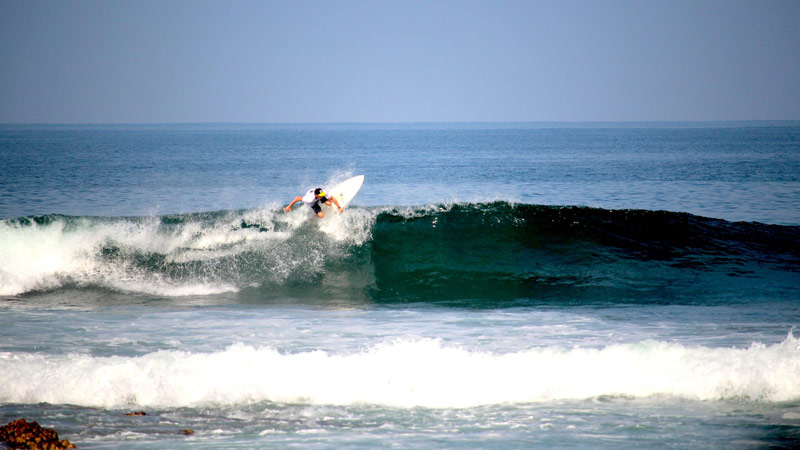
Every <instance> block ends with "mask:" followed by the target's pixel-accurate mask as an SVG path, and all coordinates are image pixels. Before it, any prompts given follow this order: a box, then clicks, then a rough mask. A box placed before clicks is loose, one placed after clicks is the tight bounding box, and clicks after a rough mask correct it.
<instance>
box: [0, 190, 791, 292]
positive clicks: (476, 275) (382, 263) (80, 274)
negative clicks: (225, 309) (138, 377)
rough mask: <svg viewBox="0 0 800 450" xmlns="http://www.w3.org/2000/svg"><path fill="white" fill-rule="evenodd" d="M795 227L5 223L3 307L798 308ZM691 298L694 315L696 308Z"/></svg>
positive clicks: (498, 208)
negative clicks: (189, 301)
mask: <svg viewBox="0 0 800 450" xmlns="http://www.w3.org/2000/svg"><path fill="white" fill-rule="evenodd" d="M798 285H800V227H797V226H781V225H766V224H760V223H744V222H728V221H724V220H718V219H711V218H704V217H699V216H694V215H691V214H686V213H674V212H666V211H647V210H606V209H599V208H588V207H573V206H564V207H559V206H541V205H527V204H511V203H507V202H494V203H478V204H469V203H468V204H461V203H457V204H449V205H429V206H424V207H393V206H385V207H373V208H350V209H348V211H347V212H346V213H345V214H343V215H341V216H332V217H326V218H325V219H323V220H316V219H313V218H312V217H311V215H310V213H309V212H308V211H305V209H297V210H296V211H294V212H292V213H289V214H286V213H283V212H282V211H281V209H280V208H279V207H277V206H276V207H272V208H264V209H257V210H244V211H218V212H209V213H194V214H181V215H168V216H151V217H117V218H110V217H73V216H64V215H47V216H35V217H22V218H16V219H7V220H4V221H2V222H0V295H12V296H17V295H24V294H31V293H37V292H50V291H53V290H58V289H68V288H69V289H97V288H99V289H107V290H111V291H118V292H125V293H141V294H147V295H159V296H186V295H193V296H207V295H218V294H223V295H224V294H234V295H244V296H247V297H248V298H284V297H304V296H305V297H318V298H321V299H325V298H353V299H359V300H364V299H366V300H369V301H377V302H417V301H427V302H448V301H462V300H470V301H474V304H480V303H481V302H483V303H486V302H487V301H489V302H488V303H489V304H497V303H498V302H502V301H510V302H518V301H529V300H533V301H578V302H585V301H648V302H652V301H665V302H673V301H695V300H696V299H700V300H699V301H715V299H717V298H730V297H732V296H733V297H737V296H742V297H747V296H750V297H754V296H755V297H758V296H761V295H765V296H771V297H775V296H777V297H781V296H783V297H787V298H790V297H791V298H796V295H797V288H796V286H798ZM693 299H694V300H693Z"/></svg>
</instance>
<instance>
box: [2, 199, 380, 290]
mask: <svg viewBox="0 0 800 450" xmlns="http://www.w3.org/2000/svg"><path fill="white" fill-rule="evenodd" d="M306 210H308V208H305V209H300V210H295V211H293V212H292V213H289V214H286V213H284V212H283V211H282V209H280V208H279V206H278V205H271V206H270V207H268V208H265V209H260V210H251V211H245V212H230V213H228V214H226V215H220V216H217V217H211V218H209V217H202V216H199V217H196V216H184V217H183V218H182V219H183V220H182V222H181V223H178V224H173V225H164V224H162V220H161V218H158V217H149V218H130V219H126V218H120V219H98V218H64V217H55V218H53V219H52V220H51V221H50V222H49V223H47V224H37V223H31V224H28V225H20V224H19V223H17V222H15V221H2V222H0V295H17V294H22V293H25V292H31V291H35V290H48V289H54V288H58V287H60V286H63V285H64V284H65V283H68V284H72V285H78V286H87V285H92V286H101V287H108V288H111V289H115V290H121V291H125V292H138V293H146V294H155V295H165V296H181V295H208V294H216V293H222V292H232V291H237V290H238V289H240V288H241V287H242V285H243V284H246V285H251V284H252V281H247V280H245V281H242V280H243V279H244V278H247V277H243V276H242V273H243V272H248V271H250V272H252V270H263V271H266V272H265V273H263V274H259V275H258V276H255V277H254V276H252V275H251V276H250V280H252V279H258V280H262V281H263V280H267V281H277V282H280V281H281V280H285V279H286V278H288V277H289V276H291V275H292V274H293V273H295V272H298V271H304V270H308V269H309V267H313V268H314V271H315V272H317V271H318V270H319V268H320V267H324V262H325V259H326V257H327V256H328V255H329V254H330V253H331V252H339V251H340V249H339V248H337V247H336V245H340V244H345V245H360V244H363V243H364V242H366V241H367V240H368V239H370V238H371V229H372V225H373V224H374V221H375V217H376V213H375V212H373V211H369V210H365V209H358V208H348V210H347V211H346V213H345V214H342V215H339V214H337V215H336V216H335V217H330V218H328V217H326V218H325V219H324V222H323V221H320V222H316V220H317V219H316V218H312V217H311V214H310V210H308V211H306ZM243 222H244V223H246V224H250V226H249V227H242V223H243ZM309 227H320V229H322V230H323V231H325V232H326V236H328V241H329V244H331V245H316V246H313V248H311V247H310V246H309V245H308V244H307V243H304V242H303V241H304V240H307V239H309V238H308V236H314V233H315V231H314V230H313V229H311V228H309ZM298 233H300V236H299V238H298ZM314 239H316V236H314ZM109 249H112V250H111V251H112V252H116V254H111V255H108V254H104V252H108V251H109ZM244 254H249V255H254V254H255V255H257V256H256V260H255V264H254V265H253V264H252V263H253V261H254V260H253V257H252V256H251V257H250V258H249V259H248V262H247V263H242V265H241V266H237V265H236V264H237V263H236V262H235V261H234V260H236V258H237V257H238V256H240V255H244ZM152 255H155V256H156V261H158V259H159V258H161V259H163V262H164V263H165V265H170V264H173V265H174V264H178V265H180V264H183V265H186V266H185V267H186V270H183V271H182V272H180V273H178V275H177V276H175V275H170V273H173V274H174V273H177V272H176V271H172V272H170V271H169V268H167V269H164V270H162V268H160V267H158V266H154V265H153V264H150V266H148V265H147V264H146V263H145V264H144V265H142V264H141V262H140V261H139V260H141V259H142V258H149V257H150V256H152ZM137 261H139V262H137ZM217 263H220V264H217ZM248 263H249V264H250V265H249V266H248V265H247V264H248ZM157 264H158V263H157V262H156V265H157Z"/></svg>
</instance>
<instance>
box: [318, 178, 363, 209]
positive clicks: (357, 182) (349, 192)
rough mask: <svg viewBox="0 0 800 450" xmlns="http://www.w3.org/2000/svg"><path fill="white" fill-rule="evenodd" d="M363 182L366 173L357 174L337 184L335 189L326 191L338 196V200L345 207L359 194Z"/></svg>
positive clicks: (328, 193) (330, 194)
mask: <svg viewBox="0 0 800 450" xmlns="http://www.w3.org/2000/svg"><path fill="white" fill-rule="evenodd" d="M362 184H364V175H356V176H354V177H353V178H350V179H347V180H344V181H342V182H341V183H339V184H337V185H336V186H335V187H334V188H333V189H328V190H326V191H325V193H326V194H327V195H329V196H331V197H336V200H337V201H338V202H339V204H340V205H341V206H342V208H344V207H345V206H347V204H348V203H350V201H351V200H353V197H355V196H356V194H358V191H359V189H361V185H362ZM333 208H334V209H335V208H336V205H333Z"/></svg>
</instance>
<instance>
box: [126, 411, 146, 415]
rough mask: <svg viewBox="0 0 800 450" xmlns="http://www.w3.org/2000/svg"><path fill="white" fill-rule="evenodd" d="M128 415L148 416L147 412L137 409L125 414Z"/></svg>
mask: <svg viewBox="0 0 800 450" xmlns="http://www.w3.org/2000/svg"><path fill="white" fill-rule="evenodd" d="M125 415H126V416H146V415H147V413H146V412H144V411H136V412H129V413H127V414H125Z"/></svg>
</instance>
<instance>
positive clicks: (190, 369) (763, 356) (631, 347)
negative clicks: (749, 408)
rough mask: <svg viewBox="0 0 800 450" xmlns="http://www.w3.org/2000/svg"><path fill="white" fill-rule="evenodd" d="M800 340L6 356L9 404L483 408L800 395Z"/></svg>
mask: <svg viewBox="0 0 800 450" xmlns="http://www.w3.org/2000/svg"><path fill="white" fill-rule="evenodd" d="M799 379H800V342H799V341H798V340H797V339H795V338H794V337H793V336H792V335H791V334H790V335H789V336H788V337H787V338H786V340H785V341H783V342H781V343H778V344H774V345H768V346H767V345H762V344H753V345H751V346H750V347H749V348H707V347H687V346H684V345H680V344H674V343H667V342H659V341H643V342H639V343H632V344H619V345H610V346H607V347H604V348H599V349H588V348H564V347H543V348H532V349H528V350H524V351H519V352H513V353H505V354H497V353H489V352H479V351H470V350H467V349H464V348H460V347H450V346H445V345H442V343H441V342H440V341H437V340H430V339H422V340H405V341H396V342H391V343H385V344H381V345H378V346H375V347H373V348H370V349H367V350H365V351H363V352H358V353H346V354H336V353H328V352H323V351H308V352H302V353H284V352H280V351H278V350H277V349H275V348H270V347H264V348H256V347H252V346H247V345H243V344H236V345H232V346H230V347H228V348H226V349H224V350H221V351H218V352H214V353H189V352H180V351H159V352H155V353H151V354H148V355H144V356H139V357H93V356H89V355H68V356H46V355H41V354H28V353H22V354H10V353H5V354H0V402H5V403H39V402H47V403H56V404H76V405H83V406H93V407H94V406H96V407H129V406H132V405H136V406H142V407H156V406H159V407H182V406H201V405H212V404H246V403H250V402H255V401H274V402H291V403H298V402H299V403H309V404H330V405H348V404H364V403H366V404H379V405H388V406H395V407H415V406H423V407H437V408H449V407H457V408H463V407H471V406H476V405H485V404H501V403H528V402H544V401H552V400H564V399H586V398H593V397H598V396H629V397H651V396H663V395H666V396H675V397H680V398H686V399H693V400H701V401H703V400H724V399H737V400H741V399H748V400H753V401H767V402H783V401H797V400H799V399H800V383H798V382H797V380H799Z"/></svg>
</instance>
